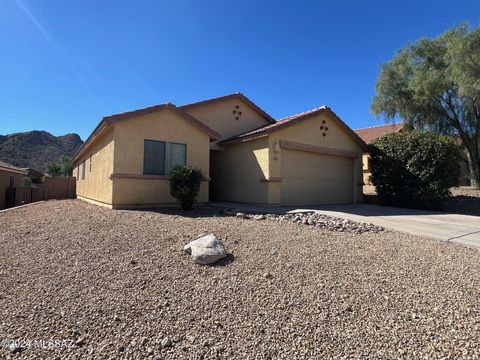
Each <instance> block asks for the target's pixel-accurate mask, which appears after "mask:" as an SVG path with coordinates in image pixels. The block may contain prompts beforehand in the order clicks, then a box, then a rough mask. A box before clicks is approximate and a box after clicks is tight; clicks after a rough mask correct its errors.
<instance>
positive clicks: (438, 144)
mask: <svg viewBox="0 0 480 360" xmlns="http://www.w3.org/2000/svg"><path fill="white" fill-rule="evenodd" d="M369 164H370V167H371V172H372V175H371V180H372V183H373V185H374V186H375V189H376V191H377V195H378V198H379V199H380V200H381V201H382V202H383V203H385V204H387V205H394V206H403V207H413V208H419V209H438V208H442V207H443V206H444V205H445V204H446V202H447V200H448V199H449V197H450V188H451V187H452V186H455V185H457V184H458V176H459V173H460V153H459V148H458V146H457V145H456V144H455V143H454V142H453V140H452V139H451V138H450V137H446V136H441V135H438V134H436V133H434V132H425V131H419V130H416V131H402V132H397V133H392V134H388V135H385V136H383V137H381V138H379V139H377V140H375V141H374V143H373V145H372V146H371V149H370V161H369Z"/></svg>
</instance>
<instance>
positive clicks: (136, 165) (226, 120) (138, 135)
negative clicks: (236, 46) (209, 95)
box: [72, 93, 367, 209]
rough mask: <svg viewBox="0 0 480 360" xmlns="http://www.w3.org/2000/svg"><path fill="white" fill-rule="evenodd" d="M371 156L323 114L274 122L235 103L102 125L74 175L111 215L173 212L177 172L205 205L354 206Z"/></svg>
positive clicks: (218, 101)
mask: <svg viewBox="0 0 480 360" xmlns="http://www.w3.org/2000/svg"><path fill="white" fill-rule="evenodd" d="M366 149H367V146H366V144H365V142H364V141H363V140H362V139H361V138H360V137H359V136H358V135H357V134H355V132H354V131H353V130H351V129H350V128H349V127H348V126H347V125H346V124H345V123H344V122H343V121H342V120H341V119H340V118H339V117H338V116H337V115H336V114H335V113H334V112H333V111H332V110H331V109H330V108H328V107H326V106H322V107H319V108H316V109H313V110H310V111H307V112H304V113H301V114H297V115H293V116H289V117H286V118H284V119H281V120H279V121H276V120H275V119H273V118H272V117H271V116H270V115H268V114H267V113H266V112H265V111H263V110H262V109H260V108H259V107H258V106H257V105H255V104H254V103H253V102H252V101H251V100H249V99H248V98H247V97H245V96H244V95H242V94H240V93H235V94H230V95H226V96H222V97H218V98H214V99H209V100H205V101H200V102H196V103H192V104H188V105H184V106H178V107H177V106H175V105H173V104H171V103H166V104H162V105H156V106H152V107H148V108H144V109H140V110H135V111H129V112H125V113H121V114H116V115H110V116H106V117H104V118H103V119H102V120H101V122H100V123H99V124H98V126H97V127H96V128H95V129H94V131H93V132H92V134H91V135H90V136H89V137H88V139H87V140H86V141H85V143H84V144H83V146H82V147H81V148H80V149H79V150H78V152H77V153H76V154H75V155H74V157H73V159H72V165H73V167H74V174H73V175H74V176H76V177H77V197H78V198H79V199H83V200H85V201H89V202H93V203H96V204H99V205H104V206H107V207H109V208H115V209H116V208H141V207H154V206H165V205H172V204H175V203H176V201H175V199H174V198H173V197H172V196H171V195H170V187H169V174H170V172H171V170H172V168H173V167H174V166H176V165H189V166H194V167H197V168H199V169H201V170H202V172H203V174H204V176H205V181H204V182H203V183H202V185H201V189H200V194H199V196H198V198H197V201H198V202H199V203H206V202H208V201H213V200H217V201H234V202H245V203H257V204H270V205H309V204H326V203H352V202H356V201H361V200H362V185H363V182H362V160H361V157H362V153H363V152H365V151H366Z"/></svg>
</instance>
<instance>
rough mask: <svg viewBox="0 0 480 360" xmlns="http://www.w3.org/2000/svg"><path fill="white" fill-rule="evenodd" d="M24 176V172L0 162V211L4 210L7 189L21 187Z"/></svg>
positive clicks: (25, 173)
mask: <svg viewBox="0 0 480 360" xmlns="http://www.w3.org/2000/svg"><path fill="white" fill-rule="evenodd" d="M26 175H27V172H26V171H25V170H22V169H20V168H17V167H16V166H13V165H10V164H7V163H6V162H3V161H0V210H1V209H5V203H6V196H7V189H8V188H11V187H21V186H23V177H24V176H26Z"/></svg>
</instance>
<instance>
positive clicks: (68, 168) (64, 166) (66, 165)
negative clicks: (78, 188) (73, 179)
mask: <svg viewBox="0 0 480 360" xmlns="http://www.w3.org/2000/svg"><path fill="white" fill-rule="evenodd" d="M60 168H61V173H62V176H65V177H66V176H72V174H73V167H72V164H70V158H68V157H66V156H62V157H61V158H60Z"/></svg>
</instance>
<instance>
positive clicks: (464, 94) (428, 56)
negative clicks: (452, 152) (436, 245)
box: [371, 24, 480, 187]
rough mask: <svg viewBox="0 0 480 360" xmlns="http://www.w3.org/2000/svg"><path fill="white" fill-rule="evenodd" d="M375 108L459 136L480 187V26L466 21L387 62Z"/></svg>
mask: <svg viewBox="0 0 480 360" xmlns="http://www.w3.org/2000/svg"><path fill="white" fill-rule="evenodd" d="M371 109H372V112H373V113H374V114H376V115H377V116H378V115H383V116H385V118H386V119H387V120H392V119H394V118H395V117H397V116H399V117H401V118H402V119H405V121H406V122H407V123H408V124H411V125H413V126H414V127H415V128H423V129H428V130H433V131H437V132H439V133H441V134H445V135H451V136H458V137H459V138H460V139H461V142H462V145H463V147H464V149H465V151H466V154H467V159H468V164H469V168H470V173H471V176H472V185H473V186H477V187H478V186H480V143H479V142H480V28H476V29H471V28H469V27H468V26H467V24H462V25H460V26H458V27H455V28H453V29H451V30H448V31H447V32H445V33H443V34H441V35H439V36H438V37H436V38H434V39H427V38H424V39H420V40H419V41H417V42H416V43H415V44H408V45H407V46H406V47H405V48H403V49H401V50H400V51H399V52H398V53H397V54H396V55H395V57H394V58H393V59H392V60H390V61H389V62H388V63H386V64H383V65H382V66H381V71H380V74H379V76H378V78H377V83H376V95H375V96H374V98H373V102H372V107H371Z"/></svg>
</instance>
